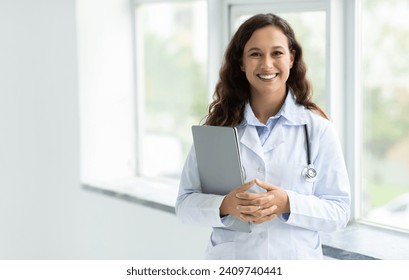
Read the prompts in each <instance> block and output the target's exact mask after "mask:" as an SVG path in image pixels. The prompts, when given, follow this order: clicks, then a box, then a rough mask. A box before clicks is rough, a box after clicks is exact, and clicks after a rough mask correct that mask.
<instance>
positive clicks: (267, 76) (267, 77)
mask: <svg viewBox="0 0 409 280" xmlns="http://www.w3.org/2000/svg"><path fill="white" fill-rule="evenodd" d="M258 76H259V77H260V78H262V79H264V80H271V79H272V78H274V77H276V76H277V74H270V75H263V74H259V75H258Z"/></svg>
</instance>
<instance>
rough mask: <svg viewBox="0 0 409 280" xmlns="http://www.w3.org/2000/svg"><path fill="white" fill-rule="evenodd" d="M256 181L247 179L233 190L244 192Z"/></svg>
mask: <svg viewBox="0 0 409 280" xmlns="http://www.w3.org/2000/svg"><path fill="white" fill-rule="evenodd" d="M255 183H256V181H255V180H254V179H253V180H251V181H248V182H246V183H244V184H243V185H241V186H239V187H237V188H236V189H235V192H238V193H241V192H245V191H247V190H248V189H249V188H251V187H252V186H253V185H254V184H255Z"/></svg>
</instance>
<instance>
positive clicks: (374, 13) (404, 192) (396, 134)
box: [361, 0, 409, 229]
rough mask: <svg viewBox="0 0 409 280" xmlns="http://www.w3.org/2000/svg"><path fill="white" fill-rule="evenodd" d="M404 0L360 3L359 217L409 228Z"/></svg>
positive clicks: (408, 40)
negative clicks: (360, 179) (360, 122)
mask: <svg viewBox="0 0 409 280" xmlns="http://www.w3.org/2000/svg"><path fill="white" fill-rule="evenodd" d="M408 10H409V2H408V1H406V0H392V1H382V0H375V1H374V0H364V1H363V7H362V50H361V52H362V54H361V55H362V69H361V79H362V85H361V90H362V95H363V96H362V114H363V116H362V117H363V123H362V130H363V143H362V175H363V176H362V186H363V189H362V194H361V196H362V201H361V203H362V205H361V208H362V209H361V211H362V214H363V219H365V220H369V221H371V222H375V223H381V224H385V225H389V226H395V227H399V228H405V229H409V113H408V112H409V82H408V77H409V66H408V61H409V24H408V15H407V11H408Z"/></svg>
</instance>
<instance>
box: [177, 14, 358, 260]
mask: <svg viewBox="0 0 409 280" xmlns="http://www.w3.org/2000/svg"><path fill="white" fill-rule="evenodd" d="M311 98H312V90H311V85H310V83H309V81H308V79H307V77H306V65H305V63H304V61H303V57H302V49H301V46H300V45H299V43H298V42H297V40H296V39H295V35H294V32H293V30H292V28H291V27H290V26H289V24H288V23H287V22H286V21H285V20H283V19H282V18H280V17H278V16H276V15H273V14H259V15H255V16H253V17H251V18H250V19H248V20H247V21H246V22H244V23H243V24H242V25H241V26H240V27H239V29H238V30H237V32H236V33H235V35H234V36H233V38H232V39H231V41H230V43H229V45H228V48H227V50H226V53H225V61H224V64H223V65H222V68H221V71H220V80H219V82H218V84H217V86H216V90H215V94H214V101H213V102H212V103H211V104H210V107H209V114H208V116H207V119H206V122H205V124H206V125H215V126H231V127H237V130H238V132H239V138H240V150H241V159H242V164H243V166H244V169H245V170H246V178H247V179H248V180H250V181H248V182H247V183H245V184H244V185H242V186H238V187H237V188H236V189H234V190H233V191H232V192H230V193H229V194H227V195H225V196H219V195H212V194H203V193H202V192H201V188H200V180H199V174H198V170H197V162H196V155H195V151H194V148H192V150H191V152H190V154H189V156H188V158H187V160H186V163H185V167H184V170H183V173H182V176H181V181H180V189H179V195H178V198H177V202H176V214H177V216H178V217H179V218H180V219H181V220H182V221H183V222H186V223H192V224H201V225H207V226H211V227H213V232H212V235H211V237H210V242H209V245H208V248H207V251H206V257H207V258H208V259H321V258H322V257H323V255H322V249H321V240H320V235H319V232H320V231H326V232H329V231H334V230H338V229H340V228H343V227H345V226H346V224H347V223H348V220H349V215H350V210H349V207H350V187H349V180H348V175H347V171H346V167H345V163H344V159H343V156H342V151H341V147H340V144H339V141H338V139H337V136H336V133H335V130H334V127H333V125H332V123H331V122H330V121H329V120H328V117H327V116H326V114H325V113H324V112H323V110H322V109H320V108H319V107H318V106H317V105H316V104H315V103H313V102H312V100H311ZM305 125H306V127H307V130H305ZM306 134H307V136H308V138H307V137H306ZM307 141H308V142H309V149H308V150H309V151H310V153H309V154H310V155H309V156H308V153H307V147H306V143H307ZM309 160H310V161H311V162H308V163H307V161H309ZM309 163H311V164H313V166H314V167H315V170H316V171H317V174H316V177H315V180H313V179H308V178H307V177H306V176H305V174H304V175H303V172H305V170H306V169H305V168H306V166H307V165H308V164H309ZM313 171H314V170H313ZM313 175H314V174H313ZM250 190H251V191H250ZM232 217H236V218H239V219H241V220H243V221H247V222H250V223H251V232H250V233H245V232H239V231H232V230H227V229H226V227H227V226H229V225H230V224H231V223H232Z"/></svg>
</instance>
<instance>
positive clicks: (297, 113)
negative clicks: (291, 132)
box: [281, 90, 307, 125]
mask: <svg viewBox="0 0 409 280" xmlns="http://www.w3.org/2000/svg"><path fill="white" fill-rule="evenodd" d="M305 110H306V109H305V107H304V106H303V105H301V104H298V103H296V102H295V95H294V94H293V92H292V91H291V90H289V91H288V93H287V97H286V99H285V102H284V105H283V107H282V109H281V115H282V117H284V119H285V120H284V121H283V123H282V124H284V125H303V124H306V123H307V113H306V112H305Z"/></svg>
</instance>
